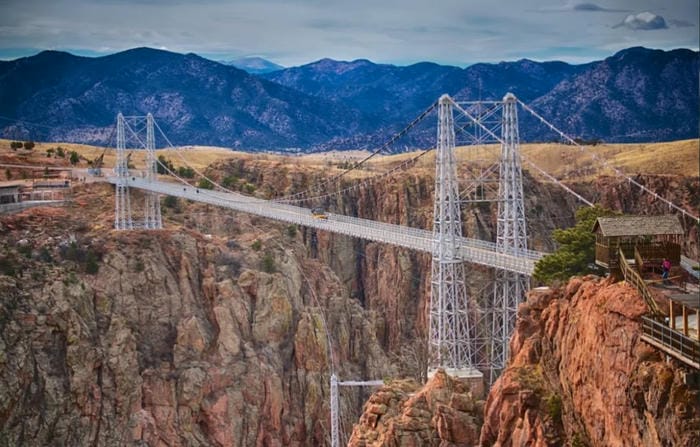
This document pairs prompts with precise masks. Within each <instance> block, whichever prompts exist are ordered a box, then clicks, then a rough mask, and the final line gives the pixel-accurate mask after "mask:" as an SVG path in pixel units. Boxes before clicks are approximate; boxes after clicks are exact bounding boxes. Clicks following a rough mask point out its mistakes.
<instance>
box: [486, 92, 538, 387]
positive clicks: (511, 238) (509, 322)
mask: <svg viewBox="0 0 700 447" xmlns="http://www.w3.org/2000/svg"><path fill="white" fill-rule="evenodd" d="M502 140H503V142H502V144H501V161H500V176H499V178H500V180H499V188H498V223H497V231H496V234H497V236H496V250H497V251H498V252H499V253H504V254H511V255H513V256H520V255H521V253H523V252H524V251H525V250H527V226H526V223H525V205H524V201H523V177H522V165H521V161H520V137H519V133H518V113H517V99H516V98H515V96H514V95H513V94H512V93H508V94H507V95H506V96H505V97H504V98H503V127H502ZM529 283H530V280H529V277H527V276H525V275H521V274H519V273H515V272H509V271H505V270H497V271H496V280H495V283H494V287H493V301H492V303H491V306H490V309H489V311H490V314H491V352H490V355H489V358H490V362H489V363H490V365H489V378H488V380H489V386H490V385H491V384H493V382H494V381H495V380H496V378H498V376H499V375H500V373H501V371H503V368H505V366H506V363H507V362H508V345H509V342H510V336H511V334H512V333H513V328H514V326H515V316H516V313H517V311H518V305H519V304H520V303H521V302H522V300H523V298H524V297H525V293H526V292H527V290H528V289H529Z"/></svg>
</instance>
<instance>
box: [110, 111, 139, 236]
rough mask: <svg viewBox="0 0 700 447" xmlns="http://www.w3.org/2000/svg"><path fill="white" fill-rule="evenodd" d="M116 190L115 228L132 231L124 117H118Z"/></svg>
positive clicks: (115, 168) (115, 169)
mask: <svg viewBox="0 0 700 447" xmlns="http://www.w3.org/2000/svg"><path fill="white" fill-rule="evenodd" d="M114 173H115V177H114V178H115V179H116V181H115V182H114V184H115V188H116V194H115V202H114V228H115V229H117V230H131V229H133V228H134V222H133V221H132V219H131V197H130V194H129V185H128V182H127V179H128V177H129V162H128V160H127V156H126V139H125V134H124V115H122V114H121V113H120V114H118V115H117V162H116V165H115V167H114Z"/></svg>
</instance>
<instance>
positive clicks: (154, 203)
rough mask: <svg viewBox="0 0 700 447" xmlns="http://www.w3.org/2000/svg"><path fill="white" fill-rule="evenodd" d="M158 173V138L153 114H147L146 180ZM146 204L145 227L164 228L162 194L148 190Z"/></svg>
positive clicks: (150, 179)
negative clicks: (161, 212)
mask: <svg viewBox="0 0 700 447" xmlns="http://www.w3.org/2000/svg"><path fill="white" fill-rule="evenodd" d="M157 174H158V160H157V159H156V140H155V132H154V129H153V115H151V114H150V113H149V114H148V115H146V180H148V181H149V182H152V181H153V180H155V179H156V175H157ZM145 200H146V203H145V204H144V227H145V228H148V229H157V230H160V229H162V228H163V220H162V218H161V214H160V196H159V195H158V194H156V193H154V192H150V191H148V192H146V198H145Z"/></svg>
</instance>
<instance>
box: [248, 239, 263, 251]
mask: <svg viewBox="0 0 700 447" xmlns="http://www.w3.org/2000/svg"><path fill="white" fill-rule="evenodd" d="M250 248H252V249H253V250H255V251H260V249H261V248H262V242H260V239H256V240H255V242H253V245H251V246H250Z"/></svg>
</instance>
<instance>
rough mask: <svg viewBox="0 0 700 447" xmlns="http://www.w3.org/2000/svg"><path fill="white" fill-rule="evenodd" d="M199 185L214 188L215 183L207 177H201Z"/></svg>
mask: <svg viewBox="0 0 700 447" xmlns="http://www.w3.org/2000/svg"><path fill="white" fill-rule="evenodd" d="M198 186H199V188H201V189H214V184H213V183H212V182H210V181H209V179H206V178H202V179H199V183H198Z"/></svg>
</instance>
